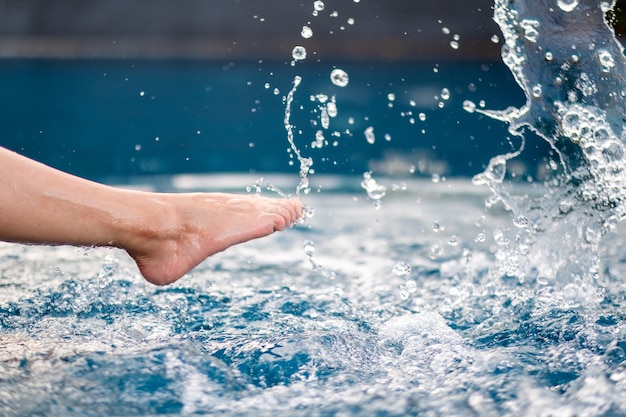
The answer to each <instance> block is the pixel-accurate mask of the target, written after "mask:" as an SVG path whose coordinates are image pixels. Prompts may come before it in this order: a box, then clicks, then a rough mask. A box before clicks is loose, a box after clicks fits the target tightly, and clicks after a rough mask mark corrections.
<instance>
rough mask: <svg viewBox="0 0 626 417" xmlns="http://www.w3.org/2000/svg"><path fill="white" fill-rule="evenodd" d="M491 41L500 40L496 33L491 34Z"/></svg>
mask: <svg viewBox="0 0 626 417" xmlns="http://www.w3.org/2000/svg"><path fill="white" fill-rule="evenodd" d="M491 42H493V43H498V42H500V38H499V37H498V35H493V36H492V37H491Z"/></svg>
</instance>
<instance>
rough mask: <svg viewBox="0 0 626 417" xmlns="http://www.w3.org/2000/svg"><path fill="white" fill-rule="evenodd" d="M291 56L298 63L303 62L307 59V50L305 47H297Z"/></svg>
mask: <svg viewBox="0 0 626 417" xmlns="http://www.w3.org/2000/svg"><path fill="white" fill-rule="evenodd" d="M291 56H292V57H293V59H294V60H296V61H302V60H303V59H306V49H305V48H304V46H296V47H295V48H293V50H292V51H291Z"/></svg>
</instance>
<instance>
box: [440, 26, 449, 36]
mask: <svg viewBox="0 0 626 417" xmlns="http://www.w3.org/2000/svg"><path fill="white" fill-rule="evenodd" d="M441 33H443V34H444V35H449V34H450V29H448V28H447V27H445V26H444V27H442V28H441Z"/></svg>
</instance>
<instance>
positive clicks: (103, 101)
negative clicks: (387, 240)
mask: <svg viewBox="0 0 626 417" xmlns="http://www.w3.org/2000/svg"><path fill="white" fill-rule="evenodd" d="M334 66H340V67H342V68H344V69H345V71H347V72H348V73H349V74H350V80H351V81H350V83H349V85H348V86H347V87H345V88H340V87H336V86H334V85H332V84H331V83H330V80H329V75H330V71H331V70H332V68H333V67H334ZM434 70H437V71H438V72H434ZM296 73H297V74H299V75H301V76H302V78H303V82H302V85H301V86H300V88H299V90H298V94H297V95H296V96H295V102H294V108H298V111H297V112H294V116H293V123H294V124H295V125H296V127H297V132H299V131H302V133H301V134H300V135H298V141H299V143H300V144H301V146H302V148H303V150H305V149H307V148H309V147H310V143H311V142H312V141H313V140H314V139H315V132H316V130H317V129H318V128H319V126H317V127H314V126H312V123H311V120H317V119H319V111H318V108H317V105H316V103H313V102H311V100H310V96H311V95H316V94H320V93H324V94H326V95H328V96H331V95H333V94H334V95H337V107H338V116H337V118H335V119H333V123H332V126H331V129H330V131H329V132H328V134H327V137H328V138H331V136H330V133H332V132H333V131H337V132H340V133H341V136H340V137H338V138H333V139H336V140H337V141H338V145H337V146H329V147H326V148H324V149H323V150H320V149H318V150H314V152H312V156H314V157H315V161H316V169H317V171H318V172H320V173H328V174H355V173H356V174H357V175H360V174H361V173H362V172H363V171H364V170H366V169H368V168H369V165H370V161H372V160H384V159H385V158H388V156H389V155H390V154H401V155H405V156H408V158H409V159H410V160H411V161H410V162H411V163H413V164H417V162H418V160H433V161H439V162H440V163H443V164H445V167H442V168H441V169H440V171H441V172H440V173H443V174H446V175H449V176H459V175H461V176H471V175H474V174H475V173H476V172H478V171H480V170H481V169H482V167H483V166H484V165H485V164H486V163H487V162H488V160H489V158H490V156H491V155H493V152H494V151H495V152H506V151H508V150H509V149H510V145H509V143H508V142H507V140H506V137H507V131H506V126H505V125H503V124H502V123H500V122H496V121H493V120H490V119H489V118H486V117H483V116H480V115H477V114H473V115H471V114H468V113H467V112H465V111H463V109H462V103H463V101H464V100H465V99H471V100H474V101H476V102H477V103H478V102H479V101H480V100H485V103H486V104H485V106H488V107H489V108H503V107H506V106H508V105H511V104H518V105H519V104H521V103H523V94H522V93H521V92H520V91H519V89H518V88H517V87H516V85H515V82H514V80H513V77H512V76H511V75H510V72H509V71H508V69H507V68H506V67H505V66H504V65H503V64H502V63H501V62H464V61H461V62H441V63H438V62H389V63H387V62H358V61H357V62H335V61H333V62H332V63H327V64H326V63H315V62H307V63H306V64H302V65H299V66H298V68H297V69H294V68H293V67H291V65H289V63H288V62H262V63H259V62H255V61H243V62H230V63H229V62H215V61H141V60H139V61H138V60H131V59H128V60H117V61H88V60H86V61H81V60H78V61H71V60H70V61H65V60H64V61H54V60H48V61H46V60H41V61H38V60H30V61H28V60H26V61H24V60H15V61H12V60H8V61H2V62H0V91H2V92H3V94H2V95H1V96H0V126H2V139H0V144H2V145H3V146H6V147H9V148H11V149H14V150H16V151H20V152H22V153H24V154H26V155H28V156H31V157H33V158H37V159H39V160H41V161H43V162H46V163H48V164H51V165H53V166H56V167H58V168H61V169H63V170H66V171H69V172H72V173H75V174H78V175H81V176H87V177H89V178H94V179H99V180H108V179H110V178H111V177H126V176H129V175H158V174H164V175H171V174H177V173H181V172H182V173H190V172H191V173H206V172H211V173H223V172H293V168H292V167H291V166H290V165H289V164H288V162H289V158H288V156H287V152H286V149H287V146H286V142H285V141H284V140H285V129H284V126H283V112H284V104H283V100H282V97H283V96H284V95H286V94H287V92H288V91H289V89H290V88H291V81H292V80H293V76H294V74H296ZM266 83H267V84H268V85H269V88H266V87H265V85H266ZM443 88H448V89H449V90H450V91H451V97H450V99H449V100H448V101H447V102H446V107H445V108H443V109H440V108H439V107H438V103H439V101H441V100H437V99H436V98H435V96H439V95H440V94H441V91H442V89H443ZM274 89H278V90H279V94H275V93H274ZM142 92H143V96H142V95H141V94H142ZM389 93H393V94H395V96H396V99H395V101H394V102H393V104H394V106H393V107H392V108H390V107H388V104H389V102H388V100H387V95H388V94H389ZM411 100H413V101H414V102H415V104H414V105H411ZM300 106H303V108H302V109H300ZM409 113H411V114H409ZM419 113H424V114H425V116H426V120H425V121H421V120H419ZM349 118H352V119H353V123H352V124H350V123H349ZM411 119H413V120H414V121H413V122H412V121H411ZM369 126H373V127H374V128H375V131H376V133H377V135H378V141H377V142H376V143H375V144H374V145H369V146H368V144H367V142H366V140H365V137H364V135H363V132H364V130H365V129H366V128H367V127H369ZM346 130H349V133H346ZM422 130H424V131H425V133H422ZM385 133H387V134H389V135H390V136H391V141H389V142H388V141H386V140H385V139H384V134H385ZM157 138H158V139H157ZM251 144H252V146H251ZM534 146H538V147H539V149H537V150H535V148H534ZM534 146H533V147H530V148H531V151H530V152H529V154H528V156H526V157H524V161H525V162H526V163H527V164H528V165H529V166H530V168H529V170H530V171H531V172H533V173H534V171H535V169H534V167H535V165H536V164H537V162H536V159H542V158H543V156H544V155H545V153H546V148H547V147H546V146H545V145H543V141H537V143H536V144H535V145H534ZM137 149H139V150H137ZM425 175H430V172H426V173H425Z"/></svg>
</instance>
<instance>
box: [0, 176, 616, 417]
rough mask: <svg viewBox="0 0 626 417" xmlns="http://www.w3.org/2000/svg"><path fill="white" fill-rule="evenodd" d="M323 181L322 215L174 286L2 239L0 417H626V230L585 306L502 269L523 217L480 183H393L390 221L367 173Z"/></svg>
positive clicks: (283, 180)
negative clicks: (504, 237)
mask: <svg viewBox="0 0 626 417" xmlns="http://www.w3.org/2000/svg"><path fill="white" fill-rule="evenodd" d="M252 179H253V178H252V177H245V176H243V177H237V178H232V177H228V178H220V177H213V176H192V177H189V176H184V177H174V178H171V181H169V182H168V183H169V186H168V187H167V189H168V190H178V191H181V190H182V191H188V190H198V189H202V187H203V185H204V186H206V185H207V184H219V183H223V184H231V183H237V182H241V183H246V182H250V181H252ZM273 180H274V182H275V183H276V184H281V186H285V187H287V186H289V184H290V183H291V182H294V181H293V180H294V179H293V178H291V177H275V178H273ZM317 181H318V185H324V187H325V189H326V192H324V193H319V194H318V193H313V194H312V195H310V196H307V197H306V201H307V203H308V204H310V205H311V206H312V207H314V208H315V210H316V214H315V216H314V217H313V218H312V219H309V220H308V221H307V222H306V223H305V224H303V225H298V226H297V227H295V228H294V229H292V230H288V231H286V232H283V233H280V234H276V235H273V236H271V237H269V238H267V239H263V240H260V241H255V242H249V243H246V244H243V245H240V246H237V247H233V248H230V249H229V250H227V251H226V252H224V253H221V254H218V255H215V256H214V257H212V258H209V259H208V260H207V261H206V262H205V263H203V264H201V265H200V266H199V267H198V268H197V269H196V270H194V271H193V272H192V273H191V274H189V276H187V277H185V278H184V279H182V280H181V281H180V282H179V283H177V284H175V285H173V286H170V287H164V288H160V287H155V286H151V285H149V284H146V283H145V282H144V281H143V280H142V279H141V277H139V276H138V274H137V271H136V270H135V268H134V266H133V265H132V262H131V261H130V260H129V258H128V257H127V256H126V255H125V254H124V253H123V252H119V251H117V250H113V249H77V248H70V247H37V246H19V245H8V244H7V245H3V246H2V247H0V259H1V262H0V265H2V269H1V271H0V276H1V277H2V282H3V290H2V293H1V294H0V324H1V325H2V329H3V337H2V342H1V345H0V367H1V375H2V378H1V379H0V413H1V414H2V415H7V416H19V415H46V416H50V415H63V416H71V415H76V416H78V415H81V416H90V415H93V416H97V415H98V416H99V415H198V414H200V415H201V414H224V415H276V414H289V415H373V414H376V415H384V416H394V415H416V414H419V415H446V416H450V415H494V416H495V415H528V416H531V415H539V414H541V413H544V414H543V415H622V414H624V413H626V401H625V400H624V398H626V379H625V378H626V368H624V360H625V359H626V337H625V336H626V335H625V333H624V331H625V329H624V325H623V323H624V321H623V311H624V307H625V306H624V303H625V301H624V296H625V294H626V292H625V289H624V283H623V280H621V279H620V277H621V276H623V273H622V272H623V269H624V268H625V267H626V266H625V265H626V263H625V262H624V257H623V255H622V254H621V252H622V251H621V250H620V249H619V248H620V247H623V246H624V241H623V240H624V237H623V236H624V235H623V234H612V235H610V236H609V238H608V240H607V241H606V244H605V245H604V246H603V250H602V254H601V255H602V259H603V268H604V269H603V271H602V274H601V278H599V280H600V281H599V284H602V286H603V288H604V290H605V292H604V293H603V294H602V296H601V297H599V296H597V295H596V294H586V297H587V301H586V302H582V303H581V302H580V298H579V295H578V294H569V293H568V292H567V291H565V290H562V291H560V293H559V294H554V292H555V291H557V290H553V291H552V294H551V295H550V296H546V295H545V294H544V295H543V296H542V287H545V286H547V285H546V283H542V282H540V281H539V280H538V279H537V277H532V276H529V277H527V278H526V280H525V281H523V282H521V281H520V280H519V279H517V278H514V277H507V276H506V275H504V276H503V275H500V274H497V273H494V271H496V270H497V264H498V261H497V259H496V258H495V255H494V254H495V249H496V248H497V247H498V245H499V244H498V243H497V241H496V237H494V236H495V234H494V232H493V231H495V230H506V229H508V228H511V217H512V215H511V214H510V213H509V212H508V211H506V210H503V209H502V207H496V206H494V207H492V208H491V209H489V210H487V209H485V204H484V201H485V199H486V198H488V196H489V193H487V191H486V190H485V188H484V187H477V186H475V185H472V184H471V183H470V181H469V180H459V181H444V182H439V183H434V182H432V181H422V180H409V181H397V180H393V179H386V178H382V179H379V182H380V183H382V184H385V185H386V186H387V187H388V189H389V194H388V195H387V196H386V197H385V199H384V200H383V201H382V204H381V206H380V207H379V208H378V209H376V208H375V207H374V204H373V201H371V200H370V199H368V198H367V194H366V193H365V191H364V190H362V189H360V186H359V182H360V178H358V177H319V178H318V179H317ZM150 184H154V183H153V182H152V183H151V182H148V183H147V184H146V186H149V185H150ZM136 185H137V184H136ZM293 185H294V186H295V184H293ZM163 189H165V187H164V188H163ZM244 192H245V191H244ZM305 242H308V243H307V244H308V245H311V243H310V242H313V244H314V246H315V251H314V253H313V255H312V256H313V257H314V260H315V261H316V264H319V265H321V266H322V268H323V269H324V270H325V271H331V270H332V271H333V272H334V273H335V278H334V279H329V278H326V277H325V276H324V274H323V273H322V272H323V271H320V270H315V269H313V268H312V267H311V263H310V262H309V260H308V259H307V257H306V256H305V254H304V252H303V245H304V244H305ZM403 264H407V265H409V266H410V272H409V271H408V269H407V268H406V267H405V268H404V272H405V273H406V272H408V274H406V275H402V273H401V272H398V268H399V267H400V266H402V265H403ZM394 267H396V269H395V270H394ZM399 269H402V268H399ZM394 271H395V272H394ZM553 296H558V297H560V303H559V305H554V304H553V303H552V302H551V300H552V298H551V297H553Z"/></svg>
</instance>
